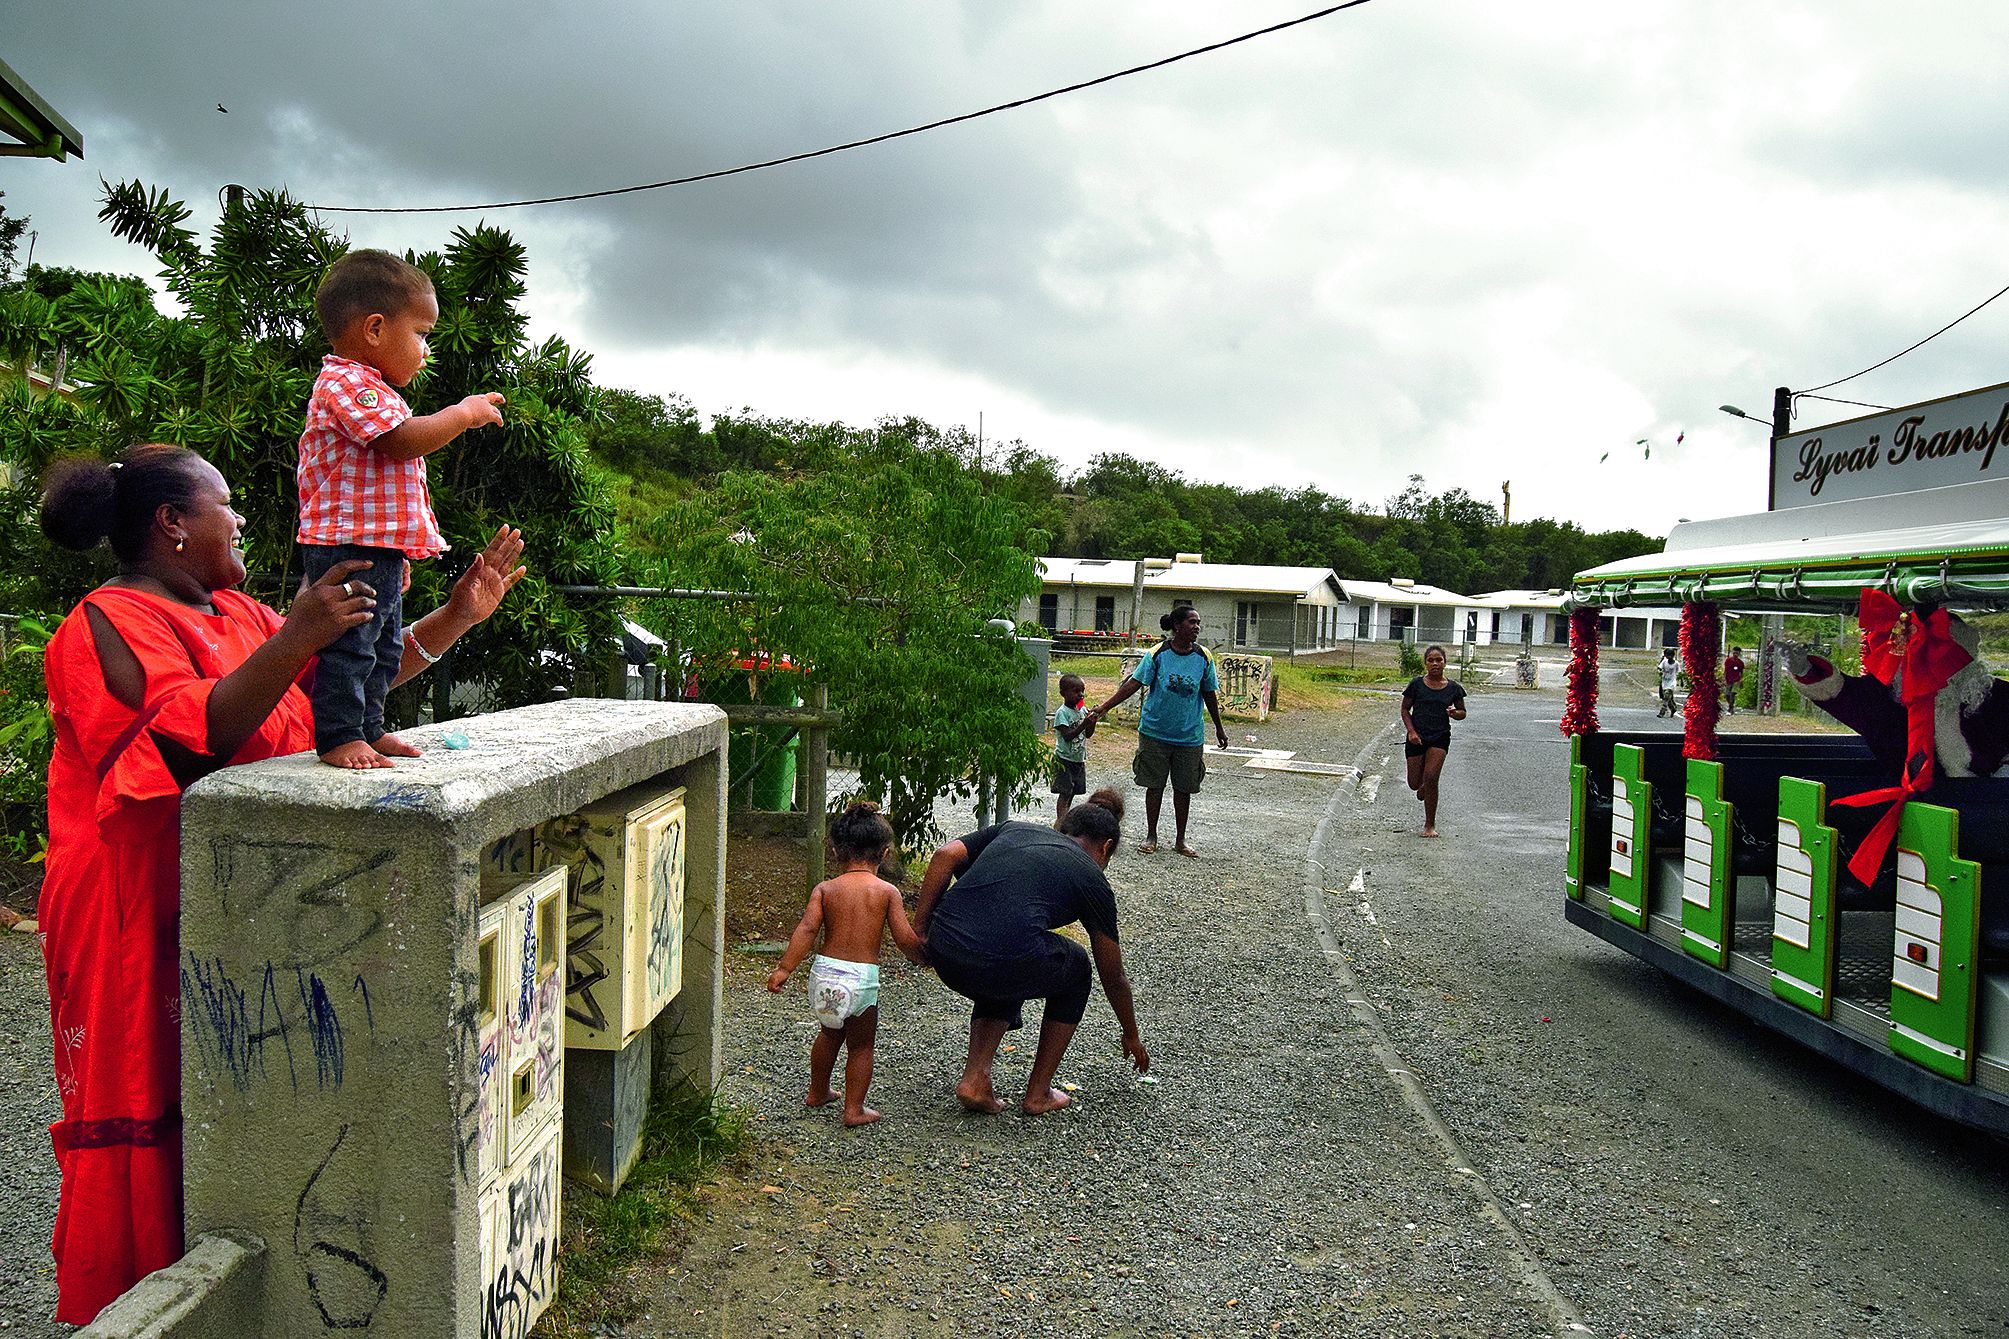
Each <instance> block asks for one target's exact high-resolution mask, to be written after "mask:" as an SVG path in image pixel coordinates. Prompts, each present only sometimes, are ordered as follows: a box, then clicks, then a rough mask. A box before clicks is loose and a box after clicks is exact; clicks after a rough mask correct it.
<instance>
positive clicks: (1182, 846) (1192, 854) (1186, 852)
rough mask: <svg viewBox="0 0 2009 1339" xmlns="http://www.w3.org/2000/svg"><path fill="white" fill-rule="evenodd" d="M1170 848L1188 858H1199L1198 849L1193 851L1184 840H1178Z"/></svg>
mask: <svg viewBox="0 0 2009 1339" xmlns="http://www.w3.org/2000/svg"><path fill="white" fill-rule="evenodd" d="M1172 849H1173V850H1175V851H1177V852H1178V853H1179V854H1180V855H1182V856H1185V857H1186V858H1187V859H1188V860H1198V859H1199V858H1200V853H1199V852H1198V851H1195V850H1194V849H1193V848H1192V847H1190V846H1188V845H1186V843H1184V842H1180V843H1179V844H1178V845H1177V846H1175V847H1173V848H1172Z"/></svg>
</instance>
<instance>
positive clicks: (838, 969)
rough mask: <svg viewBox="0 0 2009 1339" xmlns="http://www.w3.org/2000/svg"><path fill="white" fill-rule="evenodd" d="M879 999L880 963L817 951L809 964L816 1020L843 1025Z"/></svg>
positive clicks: (833, 1025) (810, 988)
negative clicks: (856, 960) (846, 958)
mask: <svg viewBox="0 0 2009 1339" xmlns="http://www.w3.org/2000/svg"><path fill="white" fill-rule="evenodd" d="M878 1002H879V964H878V963H876V962H846V961H844V960H843V959H842V958H826V957H824V956H823V955H822V954H821V953H819V954H817V955H816V956H815V957H814V958H812V959H811V960H810V963H809V1007H810V1009H811V1010H813V1011H814V1012H815V1014H816V1021H817V1022H819V1023H821V1024H822V1025H823V1026H824V1027H827V1028H841V1027H843V1026H844V1022H845V1020H846V1019H849V1018H856V1017H857V1016H858V1015H859V1014H862V1013H864V1012H865V1011H866V1010H867V1009H870V1008H871V1007H872V1006H873V1005H875V1004H877V1003H878Z"/></svg>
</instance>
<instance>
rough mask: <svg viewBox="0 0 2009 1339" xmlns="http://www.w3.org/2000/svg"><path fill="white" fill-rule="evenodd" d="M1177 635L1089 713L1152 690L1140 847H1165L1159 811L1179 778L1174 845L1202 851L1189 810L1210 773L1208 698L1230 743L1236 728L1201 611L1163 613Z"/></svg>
mask: <svg viewBox="0 0 2009 1339" xmlns="http://www.w3.org/2000/svg"><path fill="white" fill-rule="evenodd" d="M1158 626H1159V627H1161V628H1163V629H1165V630H1166V631H1168V632H1169V633H1171V637H1170V638H1169V639H1168V640H1166V641H1165V642H1163V643H1162V644H1160V645H1159V646H1158V647H1157V648H1156V649H1155V650H1153V651H1151V652H1150V653H1149V654H1147V655H1146V656H1145V657H1144V659H1143V660H1142V661H1140V662H1139V663H1138V666H1137V668H1136V669H1134V670H1131V671H1130V674H1129V677H1127V678H1126V679H1124V680H1123V684H1122V686H1121V687H1119V688H1118V689H1117V690H1116V692H1115V693H1114V694H1113V695H1112V696H1111V697H1110V699H1109V700H1108V701H1107V702H1104V703H1103V704H1102V705H1101V706H1099V707H1097V708H1095V710H1094V711H1091V712H1090V713H1089V716H1090V718H1091V719H1093V720H1097V721H1100V720H1101V719H1102V718H1103V717H1104V716H1107V715H1108V714H1109V713H1110V712H1111V711H1112V710H1114V709H1115V708H1116V707H1117V706H1118V705H1119V704H1121V703H1122V702H1123V701H1125V700H1126V699H1127V698H1129V697H1130V696H1131V695H1132V694H1134V693H1135V692H1137V690H1138V689H1140V688H1148V689H1150V690H1151V691H1150V692H1149V693H1147V694H1146V695H1145V697H1144V705H1143V707H1142V708H1141V709H1140V710H1139V712H1138V717H1137V756H1136V757H1135V758H1134V759H1132V760H1131V763H1130V773H1131V775H1132V777H1134V778H1135V779H1136V782H1137V784H1138V785H1140V786H1142V787H1143V788H1144V823H1145V827H1144V844H1143V845H1142V846H1140V847H1138V848H1137V849H1138V850H1139V851H1140V852H1142V853H1143V854H1145V855H1149V854H1151V853H1152V852H1153V851H1156V850H1157V849H1158V810H1159V807H1160V806H1161V805H1162V804H1163V803H1164V799H1165V783H1166V782H1167V781H1170V782H1171V783H1172V817H1173V820H1174V822H1175V823H1176V824H1177V831H1176V836H1175V837H1174V841H1173V849H1174V850H1176V851H1178V853H1179V854H1180V855H1183V856H1193V857H1196V858H1197V857H1198V856H1199V854H1200V853H1199V852H1198V851H1195V850H1194V849H1193V848H1192V847H1191V846H1189V845H1187V843H1186V814H1187V812H1188V810H1189V809H1190V808H1191V806H1192V802H1193V792H1194V791H1196V790H1198V789H1199V788H1200V782H1201V780H1202V779H1203V778H1205V776H1206V775H1207V762H1206V758H1205V756H1204V755H1205V746H1206V742H1207V735H1206V723H1205V721H1204V720H1203V719H1202V718H1201V716H1200V707H1201V705H1202V704H1205V706H1206V708H1207V714H1208V715H1209V716H1211V717H1213V720H1214V737H1215V738H1216V740H1218V741H1219V743H1220V746H1221V747H1222V748H1226V747H1227V746H1228V729H1227V727H1226V726H1224V725H1222V724H1221V703H1220V700H1219V698H1218V697H1217V696H1216V694H1218V693H1219V692H1220V688H1221V681H1220V678H1219V676H1217V675H1216V674H1215V673H1214V658H1213V657H1212V656H1210V655H1208V654H1207V652H1206V650H1205V649H1204V648H1203V647H1201V645H1200V611H1199V610H1197V609H1195V608H1194V607H1193V606H1192V605H1190V604H1189V605H1181V606H1180V607H1178V608H1176V609H1174V610H1173V611H1172V612H1171V613H1169V614H1166V615H1165V616H1164V617H1163V618H1160V619H1159V620H1158Z"/></svg>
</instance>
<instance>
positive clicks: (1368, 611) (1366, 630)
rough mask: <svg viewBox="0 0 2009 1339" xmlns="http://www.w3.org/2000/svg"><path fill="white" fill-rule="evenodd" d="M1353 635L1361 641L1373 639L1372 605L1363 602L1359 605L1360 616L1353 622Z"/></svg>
mask: <svg viewBox="0 0 2009 1339" xmlns="http://www.w3.org/2000/svg"><path fill="white" fill-rule="evenodd" d="M1353 635H1354V636H1356V637H1358V638H1360V640H1362V641H1370V640H1372V639H1373V637H1374V606H1373V605H1371V604H1363V605H1362V606H1360V618H1359V619H1358V620H1357V621H1356V622H1355V623H1354V627H1353Z"/></svg>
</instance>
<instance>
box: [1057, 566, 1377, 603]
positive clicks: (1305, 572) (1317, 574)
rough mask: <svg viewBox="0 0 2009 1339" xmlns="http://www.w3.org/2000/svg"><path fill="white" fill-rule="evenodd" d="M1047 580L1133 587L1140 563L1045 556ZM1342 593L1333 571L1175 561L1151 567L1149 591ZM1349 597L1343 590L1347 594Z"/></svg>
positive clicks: (1062, 583)
mask: <svg viewBox="0 0 2009 1339" xmlns="http://www.w3.org/2000/svg"><path fill="white" fill-rule="evenodd" d="M1039 563H1040V569H1041V573H1042V577H1041V579H1042V580H1043V581H1044V582H1045V583H1046V584H1047V585H1049V586H1069V585H1073V586H1106V587H1115V588H1121V589H1123V590H1128V589H1130V586H1131V583H1132V582H1134V581H1135V580H1136V575H1137V564H1136V563H1135V562H1132V561H1130V560H1129V559H1121V558H1042V559H1040V560H1039ZM1328 583H1330V584H1331V586H1332V587H1333V589H1334V590H1335V591H1339V590H1340V581H1339V578H1338V577H1337V576H1336V575H1334V573H1333V570H1332V569H1331V568H1330V567H1269V566H1264V565H1262V564H1258V563H1178V562H1175V563H1173V564H1172V565H1171V566H1170V567H1164V568H1157V567H1148V568H1146V569H1145V571H1144V589H1145V591H1146V592H1150V591H1154V590H1186V591H1220V592H1223V593H1234V594H1244V595H1288V596H1291V597H1293V598H1296V599H1303V598H1305V597H1307V596H1310V595H1314V594H1316V593H1317V592H1318V590H1319V588H1320V587H1321V586H1324V585H1327V584H1328ZM1342 593H1343V592H1342Z"/></svg>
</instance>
